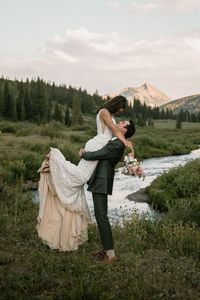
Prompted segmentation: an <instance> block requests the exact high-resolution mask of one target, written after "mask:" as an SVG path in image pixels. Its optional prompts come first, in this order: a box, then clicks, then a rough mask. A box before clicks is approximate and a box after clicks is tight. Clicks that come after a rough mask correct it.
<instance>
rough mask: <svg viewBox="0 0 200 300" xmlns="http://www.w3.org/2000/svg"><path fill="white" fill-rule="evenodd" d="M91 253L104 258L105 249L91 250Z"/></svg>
mask: <svg viewBox="0 0 200 300" xmlns="http://www.w3.org/2000/svg"><path fill="white" fill-rule="evenodd" d="M91 255H92V256H94V257H97V258H104V257H105V256H106V251H105V250H100V251H94V252H91Z"/></svg>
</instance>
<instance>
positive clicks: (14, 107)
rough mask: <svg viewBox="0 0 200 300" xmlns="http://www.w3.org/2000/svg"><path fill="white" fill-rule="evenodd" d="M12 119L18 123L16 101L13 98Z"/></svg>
mask: <svg viewBox="0 0 200 300" xmlns="http://www.w3.org/2000/svg"><path fill="white" fill-rule="evenodd" d="M12 119H13V121H14V122H17V121H18V114H17V101H16V98H15V97H13V103H12Z"/></svg>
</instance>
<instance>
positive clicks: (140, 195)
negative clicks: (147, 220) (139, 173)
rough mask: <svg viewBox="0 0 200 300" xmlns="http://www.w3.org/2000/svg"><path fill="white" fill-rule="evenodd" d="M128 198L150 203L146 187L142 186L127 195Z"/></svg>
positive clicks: (137, 201)
mask: <svg viewBox="0 0 200 300" xmlns="http://www.w3.org/2000/svg"><path fill="white" fill-rule="evenodd" d="M127 198H128V200H130V201H134V202H136V203H148V204H150V199H149V196H148V194H147V191H146V188H142V189H140V190H139V191H137V192H134V193H132V194H130V195H128V196H127Z"/></svg>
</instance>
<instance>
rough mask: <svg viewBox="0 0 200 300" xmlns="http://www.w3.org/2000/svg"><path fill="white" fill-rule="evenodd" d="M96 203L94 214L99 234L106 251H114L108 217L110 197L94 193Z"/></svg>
mask: <svg viewBox="0 0 200 300" xmlns="http://www.w3.org/2000/svg"><path fill="white" fill-rule="evenodd" d="M92 197H93V202H94V213H95V218H96V221H97V226H98V229H99V234H100V238H101V242H102V245H103V249H104V250H111V249H114V241H113V236H112V231H111V226H110V222H109V219H108V216H107V212H108V195H107V194H98V193H92Z"/></svg>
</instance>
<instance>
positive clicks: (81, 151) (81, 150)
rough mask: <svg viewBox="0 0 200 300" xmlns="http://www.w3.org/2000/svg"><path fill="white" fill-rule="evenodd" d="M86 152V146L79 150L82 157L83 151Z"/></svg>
mask: <svg viewBox="0 0 200 300" xmlns="http://www.w3.org/2000/svg"><path fill="white" fill-rule="evenodd" d="M84 152H85V148H81V149H80V150H79V156H80V157H82V155H83V153H84Z"/></svg>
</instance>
